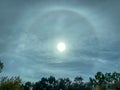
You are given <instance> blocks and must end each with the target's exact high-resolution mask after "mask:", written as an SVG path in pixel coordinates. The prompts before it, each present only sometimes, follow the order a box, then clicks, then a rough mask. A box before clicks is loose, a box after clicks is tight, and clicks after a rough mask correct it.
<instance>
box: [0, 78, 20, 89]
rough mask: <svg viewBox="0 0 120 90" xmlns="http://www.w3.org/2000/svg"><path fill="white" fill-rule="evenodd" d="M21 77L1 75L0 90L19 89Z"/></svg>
mask: <svg viewBox="0 0 120 90" xmlns="http://www.w3.org/2000/svg"><path fill="white" fill-rule="evenodd" d="M20 87H21V79H20V78H19V77H11V78H8V77H2V78H1V80H0V90H20Z"/></svg>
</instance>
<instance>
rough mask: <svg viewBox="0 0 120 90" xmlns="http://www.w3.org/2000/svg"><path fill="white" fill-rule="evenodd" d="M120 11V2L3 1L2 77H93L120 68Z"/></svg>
mask: <svg viewBox="0 0 120 90" xmlns="http://www.w3.org/2000/svg"><path fill="white" fill-rule="evenodd" d="M119 10H120V0H0V60H1V61H2V62H3V63H4V68H3V71H2V73H1V75H2V76H10V77H11V76H20V77H21V78H22V79H23V80H25V81H38V80H40V78H41V77H49V76H51V75H52V76H55V77H57V78H60V77H69V78H71V79H73V78H74V77H76V76H82V77H83V78H84V80H85V81H87V80H88V79H89V77H93V76H94V75H95V73H96V72H98V71H101V72H103V73H106V72H114V71H116V72H119V71H120V27H119V23H120V18H119V17H120V11H119ZM59 42H63V43H64V44H65V45H66V49H65V51H64V52H59V51H58V50H57V44H58V43H59Z"/></svg>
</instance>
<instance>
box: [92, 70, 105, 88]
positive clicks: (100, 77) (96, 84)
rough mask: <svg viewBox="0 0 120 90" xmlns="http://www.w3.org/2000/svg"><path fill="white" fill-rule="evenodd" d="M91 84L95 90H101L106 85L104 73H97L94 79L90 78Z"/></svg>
mask: <svg viewBox="0 0 120 90" xmlns="http://www.w3.org/2000/svg"><path fill="white" fill-rule="evenodd" d="M90 82H91V84H92V85H93V88H95V90H101V89H102V87H103V85H104V83H105V76H104V74H103V73H102V72H97V73H96V75H95V77H94V78H90Z"/></svg>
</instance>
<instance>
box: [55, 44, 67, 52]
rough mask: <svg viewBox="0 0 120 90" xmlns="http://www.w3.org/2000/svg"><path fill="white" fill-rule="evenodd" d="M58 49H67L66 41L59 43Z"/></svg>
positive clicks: (61, 50)
mask: <svg viewBox="0 0 120 90" xmlns="http://www.w3.org/2000/svg"><path fill="white" fill-rule="evenodd" d="M57 49H58V51H60V52H63V51H65V49H66V45H65V43H63V42H60V43H58V44H57Z"/></svg>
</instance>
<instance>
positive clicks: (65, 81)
mask: <svg viewBox="0 0 120 90" xmlns="http://www.w3.org/2000/svg"><path fill="white" fill-rule="evenodd" d="M2 69H3V63H2V62H0V72H1V70H2ZM108 89H112V90H120V73H117V72H112V73H102V72H97V73H96V74H95V75H94V77H90V78H89V81H88V82H83V78H82V77H81V76H78V77H75V78H74V80H70V79H69V78H58V79H57V78H55V77H54V76H50V77H42V78H41V79H40V80H38V81H36V82H30V81H27V82H23V81H22V79H21V78H20V77H19V76H18V77H1V78H0V90H108Z"/></svg>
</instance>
